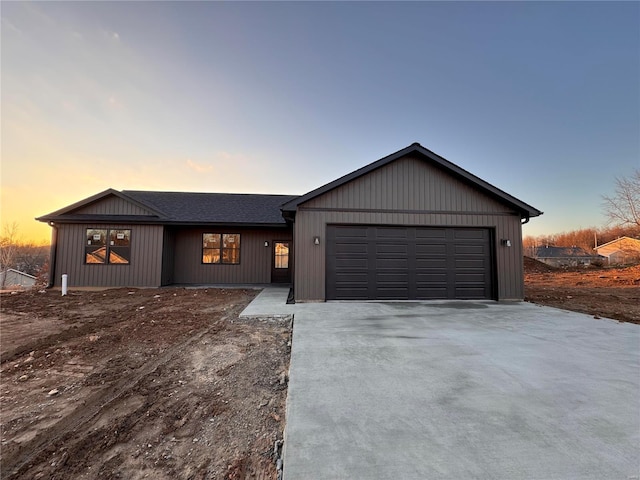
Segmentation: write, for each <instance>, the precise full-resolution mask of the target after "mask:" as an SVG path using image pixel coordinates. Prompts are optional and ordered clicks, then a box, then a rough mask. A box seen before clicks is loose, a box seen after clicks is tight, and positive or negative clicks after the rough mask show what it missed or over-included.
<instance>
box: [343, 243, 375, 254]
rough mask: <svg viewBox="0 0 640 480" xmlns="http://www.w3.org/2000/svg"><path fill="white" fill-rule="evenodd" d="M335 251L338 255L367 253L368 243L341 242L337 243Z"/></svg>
mask: <svg viewBox="0 0 640 480" xmlns="http://www.w3.org/2000/svg"><path fill="white" fill-rule="evenodd" d="M335 252H336V254H337V255H353V254H356V255H357V254H360V255H367V253H368V251H367V244H366V243H365V244H362V243H339V244H336V247H335Z"/></svg>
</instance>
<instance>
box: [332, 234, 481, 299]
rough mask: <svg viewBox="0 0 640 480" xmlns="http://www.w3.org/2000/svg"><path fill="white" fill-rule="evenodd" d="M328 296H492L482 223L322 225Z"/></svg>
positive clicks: (448, 297)
mask: <svg viewBox="0 0 640 480" xmlns="http://www.w3.org/2000/svg"><path fill="white" fill-rule="evenodd" d="M326 279H327V280H326V281H327V285H326V287H327V288H326V295H327V300H426V299H456V298H459V299H490V298H492V288H491V279H492V262H491V233H490V231H489V230H488V229H485V228H427V227H382V226H342V225H330V226H328V227H327V276H326Z"/></svg>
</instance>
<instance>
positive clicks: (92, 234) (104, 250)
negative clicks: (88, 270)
mask: <svg viewBox="0 0 640 480" xmlns="http://www.w3.org/2000/svg"><path fill="white" fill-rule="evenodd" d="M84 258H85V260H84V261H85V263H87V264H92V265H95V264H102V265H106V264H110V265H129V263H130V262H131V230H129V229H113V230H109V229H104V228H88V229H87V234H86V243H85V247H84Z"/></svg>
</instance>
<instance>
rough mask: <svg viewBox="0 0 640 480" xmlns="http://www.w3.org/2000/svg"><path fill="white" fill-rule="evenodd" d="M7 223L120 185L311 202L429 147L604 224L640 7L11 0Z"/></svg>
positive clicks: (537, 202) (621, 151) (5, 20)
mask: <svg viewBox="0 0 640 480" xmlns="http://www.w3.org/2000/svg"><path fill="white" fill-rule="evenodd" d="M1 16H2V25H1V28H2V51H1V54H2V57H1V67H2V74H1V75H2V77H1V81H2V98H1V100H2V104H1V121H2V122H1V123H2V131H1V134H2V164H1V167H2V169H1V175H2V176H1V187H2V198H1V202H2V205H1V222H2V224H3V225H7V224H9V223H12V222H17V223H18V224H19V227H20V231H21V233H22V234H23V237H24V239H25V240H27V239H30V240H35V241H40V240H48V239H49V235H50V232H49V227H48V226H47V225H45V224H40V223H38V222H36V221H35V220H33V218H34V217H36V216H39V215H43V214H46V213H49V212H51V211H53V210H56V209H58V208H61V207H64V206H66V205H68V204H70V203H73V202H75V201H78V200H81V199H83V198H85V197H88V196H90V195H93V194H95V193H97V192H100V191H102V190H105V189H107V188H109V187H112V188H116V189H130V190H166V191H202V192H251V193H287V194H301V193H305V192H307V191H309V190H312V189H314V188H316V187H318V186H320V185H323V184H325V183H327V182H329V181H331V180H333V179H335V178H337V177H339V176H341V175H343V174H346V173H348V172H350V171H352V170H355V169H357V168H359V167H362V166H364V165H366V164H368V163H370V162H372V161H374V160H377V159H379V158H381V157H383V156H386V155H388V154H390V153H393V152H395V151H397V150H399V149H401V148H403V147H405V146H407V145H409V144H411V143H413V142H420V143H421V144H422V145H423V146H425V147H427V148H429V149H431V150H433V151H435V152H436V153H438V154H440V155H442V156H444V157H445V158H447V159H448V160H450V161H452V162H454V163H456V164H458V165H459V166H461V167H463V168H465V169H467V170H469V171H470V172H472V173H474V174H475V175H478V176H479V177H481V178H483V179H484V180H486V181H488V182H490V183H492V184H493V185H495V186H497V187H499V188H501V189H503V190H505V191H507V192H509V193H510V194H512V195H515V196H516V197H518V198H520V199H521V200H523V201H525V202H527V203H529V204H531V205H533V206H534V207H536V208H538V209H540V210H542V211H544V212H545V214H544V215H543V216H542V217H539V218H536V219H533V220H532V221H531V222H530V223H529V224H528V225H526V226H525V227H524V234H525V235H538V234H543V233H554V232H561V231H566V230H570V229H574V228H580V227H590V226H603V225H604V224H605V221H606V219H605V218H604V216H603V215H602V208H601V195H603V194H611V193H612V192H613V188H614V181H615V177H616V176H618V177H624V176H625V175H629V174H630V173H631V172H632V171H633V169H634V168H640V3H638V2H620V3H616V2H564V3H557V2H540V3H538V2H513V3H507V2H496V3H489V2H474V3H464V2H446V3H439V2H424V3H418V2H415V3H414V2H411V3H384V2H376V3H367V2H357V3H324V2H323V3H306V2H304V3H294V2H280V3H267V2H265V3H214V2H199V3H190V2H179V3H171V2H162V3H154V2H141V3H128V2H126V3H125V2H99V3H98V2H85V3H77V2H69V3H66V2H50V3H25V2H3V3H2V7H1Z"/></svg>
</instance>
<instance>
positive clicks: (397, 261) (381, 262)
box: [375, 257, 409, 270]
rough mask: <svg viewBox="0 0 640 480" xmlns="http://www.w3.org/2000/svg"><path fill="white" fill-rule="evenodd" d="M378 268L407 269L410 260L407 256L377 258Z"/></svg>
mask: <svg viewBox="0 0 640 480" xmlns="http://www.w3.org/2000/svg"><path fill="white" fill-rule="evenodd" d="M375 265H376V268H377V269H387V268H395V269H401V270H407V269H408V268H409V260H408V259H407V258H406V257H405V258H377V259H376V263H375Z"/></svg>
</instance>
